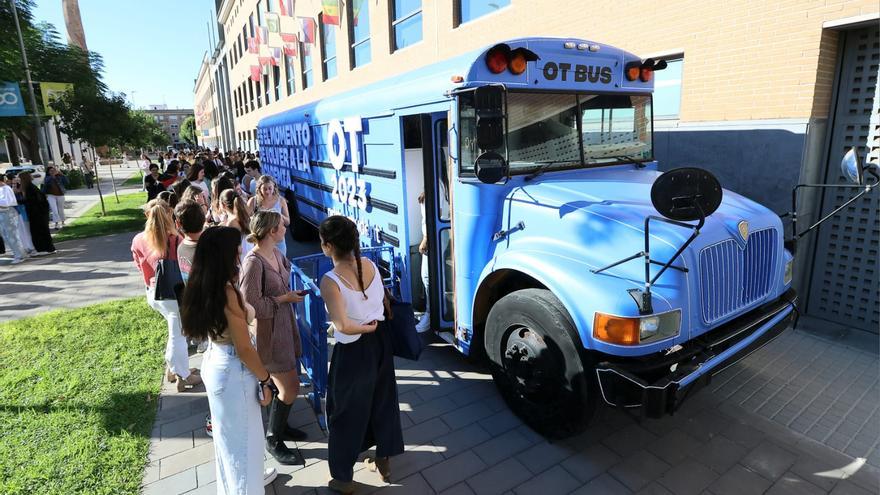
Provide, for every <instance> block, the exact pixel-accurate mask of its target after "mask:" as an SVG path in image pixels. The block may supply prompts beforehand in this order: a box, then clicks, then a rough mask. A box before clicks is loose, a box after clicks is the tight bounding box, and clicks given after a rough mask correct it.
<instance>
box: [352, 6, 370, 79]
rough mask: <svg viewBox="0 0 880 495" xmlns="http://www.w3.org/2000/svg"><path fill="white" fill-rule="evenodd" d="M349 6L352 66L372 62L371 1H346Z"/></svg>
mask: <svg viewBox="0 0 880 495" xmlns="http://www.w3.org/2000/svg"><path fill="white" fill-rule="evenodd" d="M346 7H347V8H348V15H347V17H348V39H350V40H351V48H350V50H349V57H348V58H349V60H351V68H352V69H354V68H355V67H360V66H362V65H366V64H368V63H370V60H371V59H372V57H371V55H370V2H369V1H368V0H355V1H353V2H352V1H349V2H347V3H346Z"/></svg>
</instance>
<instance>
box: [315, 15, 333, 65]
mask: <svg viewBox="0 0 880 495" xmlns="http://www.w3.org/2000/svg"><path fill="white" fill-rule="evenodd" d="M318 28H319V29H320V30H321V54H322V55H323V56H324V59H323V60H322V61H321V68H322V70H323V77H324V80H325V81H326V80H327V79H332V78H334V77H336V29H335V28H334V27H333V25H332V24H324V14H318Z"/></svg>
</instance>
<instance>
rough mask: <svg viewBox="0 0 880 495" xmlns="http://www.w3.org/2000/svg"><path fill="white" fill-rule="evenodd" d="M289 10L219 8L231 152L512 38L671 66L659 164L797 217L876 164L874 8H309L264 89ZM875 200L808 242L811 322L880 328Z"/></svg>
mask: <svg viewBox="0 0 880 495" xmlns="http://www.w3.org/2000/svg"><path fill="white" fill-rule="evenodd" d="M285 4H291V5H292V4H293V2H278V1H277V0H216V7H217V12H218V40H219V43H218V46H217V47H216V49H215V50H214V51H213V55H212V57H211V61H210V64H209V65H210V67H209V69H210V70H203V71H201V72H200V80H201V79H204V78H207V77H209V76H212V77H213V80H214V82H215V83H216V88H217V92H218V94H217V95H216V100H217V102H218V107H217V108H219V110H220V111H219V114H218V115H217V117H218V118H219V120H220V122H219V124H218V131H219V132H220V135H219V136H218V137H219V142H220V144H221V148H224V149H234V148H242V149H256V147H257V145H256V132H255V131H256V127H257V123H258V121H259V120H260V119H261V118H263V117H266V116H268V115H272V114H275V113H278V112H281V111H283V110H286V109H289V108H293V107H296V106H299V105H302V104H305V103H308V102H310V101H314V100H317V99H320V98H323V97H326V96H328V95H332V94H335V93H340V92H344V91H347V90H350V89H352V88H354V87H359V86H363V85H366V84H369V83H372V82H375V81H378V80H382V79H385V78H389V77H393V76H394V75H395V74H398V73H402V72H406V71H409V70H412V69H415V68H417V67H421V66H424V65H427V64H431V63H433V62H435V61H439V60H443V59H447V58H450V57H452V56H454V55H457V54H460V53H462V52H465V51H468V50H472V49H476V48H479V47H483V46H488V45H491V44H493V43H495V42H498V41H501V40H505V39H510V38H517V37H522V36H558V37H576V38H585V39H588V40H594V41H598V42H602V43H607V44H610V45H614V46H618V47H620V48H623V49H626V50H628V51H631V52H633V53H636V54H638V55H641V56H643V57H649V56H650V57H655V58H657V57H660V58H664V59H666V60H667V61H668V62H669V68H668V69H667V70H665V71H662V72H658V74H657V80H656V83H657V84H656V87H657V92H656V94H655V103H654V114H655V118H656V122H655V143H654V144H655V152H656V157H657V159H658V160H659V162H660V166H661V168H662V169H669V168H674V167H677V166H685V165H691V166H700V167H704V168H707V169H709V170H711V171H712V172H714V173H715V174H716V175H717V176H718V177H719V179H720V180H721V183H722V184H723V185H724V186H725V187H726V188H728V189H732V190H734V191H737V192H739V193H742V194H744V195H746V196H748V197H750V198H752V199H755V200H757V201H759V202H761V203H763V204H765V205H767V206H768V207H769V208H771V209H773V210H774V211H777V212H783V211H787V210H789V209H790V201H791V200H790V198H791V189H792V186H794V185H795V184H797V183H798V182H820V181H831V182H836V181H838V180H839V178H840V177H839V175H838V173H837V163H838V162H839V160H840V157H841V156H842V154H843V151H844V150H845V149H846V148H847V147H849V146H859V147H860V150H861V151H862V155H863V156H866V155H867V156H868V157H869V158H870V159H871V160H875V161H876V160H878V153H880V137H878V129H880V110H878V103H880V98H878V97H877V94H878V91H880V89H878V88H880V86H878V77H877V76H878V63H880V34H878V31H880V28H878V18H880V13H878V12H880V7H878V4H877V2H876V1H875V0H846V1H844V0H777V1H773V2H754V1H745V0H739V1H731V2H723V3H721V2H697V1H693V0H670V1H666V2H644V1H630V2H611V1H596V2H584V1H582V0H542V1H540V2H538V1H534V0H532V1H529V0H493V1H491V2H489V1H487V0H453V1H450V2H443V1H439V0H360V1H357V0H344V1H342V2H340V5H341V6H342V8H341V22H340V26H335V25H329V24H325V23H324V22H323V15H322V14H321V2H320V1H319V0H298V1H297V2H296V12H295V13H294V15H295V16H298V17H311V18H314V19H315V20H316V21H317V29H316V33H315V38H316V39H315V44H314V45H310V46H305V45H303V43H298V44H297V46H296V48H297V56H293V57H287V56H285V57H283V60H282V61H281V63H279V64H278V66H275V67H268V70H264V71H263V72H262V73H261V75H260V78H261V80H260V81H259V82H256V81H252V80H251V79H250V76H251V73H250V66H251V65H252V64H255V63H256V62H255V59H256V55H252V54H249V53H248V42H247V40H248V38H249V37H252V36H254V34H255V29H256V28H259V26H261V25H265V24H266V19H267V15H269V14H270V13H271V14H272V15H273V16H274V14H278V13H279V9H280V8H281V5H285ZM355 12H357V14H358V15H357V18H358V22H357V23H354V22H353V18H354V17H355V16H354V15H353V14H354V13H355ZM355 24H356V25H355ZM297 25H299V24H297ZM300 39H302V36H300ZM306 48H308V50H306ZM200 85H201V86H200ZM196 86H197V88H200V87H201V88H204V82H200V81H197V85H196ZM203 95H204V93H203V92H202V93H197V95H196V105H197V106H198V105H199V103H200V102H201V101H202V100H203V98H204V96H203ZM840 196H841V195H840V194H838V193H837V192H834V193H828V194H825V193H822V192H818V191H811V192H809V193H807V194H804V195H803V197H802V200H801V210H800V211H801V214H804V213H806V214H807V216H808V217H810V218H818V215H820V214H822V213H824V212H828V211H830V210H831V209H832V208H833V206H834V205H833V204H832V203H835V202H838V204H839V202H841V201H839V197H840ZM844 199H845V198H844ZM876 201H877V198H876V194H875V195H874V196H873V197H868V198H863V199H862V200H861V201H860V202H858V203H857V204H854V205H852V206H851V207H850V208H849V210H847V211H845V212H844V213H843V214H841V215H838V216H837V217H836V218H835V220H833V221H832V222H831V223H830V225H827V226H825V227H823V228H822V229H821V230H820V231H819V232H818V234H815V235H813V236H812V237H811V238H810V242H809V243H806V244H802V247H801V249H800V250H799V252H798V264H797V265H796V271H797V273H796V275H795V277H796V283H797V285H798V287H799V288H800V289H801V291H802V297H803V298H804V303H805V304H804V305H803V306H804V307H806V309H807V311H808V313H809V314H811V315H813V316H815V317H818V318H822V319H825V320H827V321H833V322H836V323H838V324H841V325H845V326H847V327H851V328H859V329H863V330H866V331H871V332H875V333H876V332H877V331H878V327H880V311H878V309H877V307H878V305H877V300H878V286H880V267H878V266H877V263H878V258H880V256H878V250H880V247H878V240H877V239H878V236H880V213H878V208H877V206H876V205H877V202H876Z"/></svg>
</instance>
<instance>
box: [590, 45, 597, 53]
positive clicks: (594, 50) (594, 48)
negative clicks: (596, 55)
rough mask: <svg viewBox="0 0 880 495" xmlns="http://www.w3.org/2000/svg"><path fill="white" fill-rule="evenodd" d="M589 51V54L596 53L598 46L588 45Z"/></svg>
mask: <svg viewBox="0 0 880 495" xmlns="http://www.w3.org/2000/svg"><path fill="white" fill-rule="evenodd" d="M590 51H591V52H598V51H599V45H590Z"/></svg>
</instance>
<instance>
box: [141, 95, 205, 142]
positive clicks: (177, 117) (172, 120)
mask: <svg viewBox="0 0 880 495" xmlns="http://www.w3.org/2000/svg"><path fill="white" fill-rule="evenodd" d="M144 112H146V113H147V114H149V115H152V116H153V118H154V119H156V122H158V123H159V124H160V125H162V129H163V130H164V131H165V134H168V146H173V147H174V148H175V149H180V148H184V147H186V146H187V144H186V143H185V142H183V141H182V140H181V139H180V127H181V125H183V121H184V120H186V118H187V117H192V116H193V111H192V110H191V109H183V108H174V109H169V108H167V107H166V106H165V105H150V106H149V108H148V109H147V110H144Z"/></svg>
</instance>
